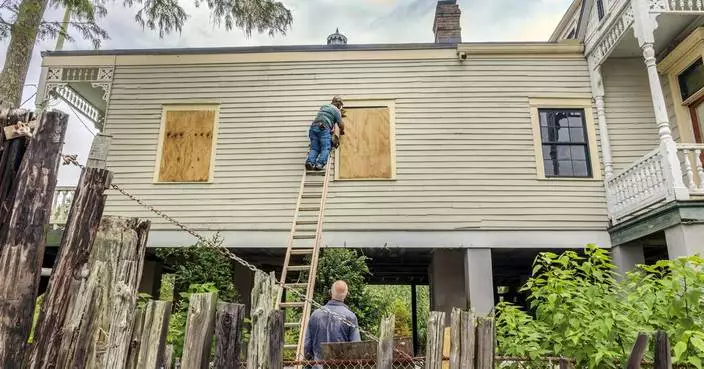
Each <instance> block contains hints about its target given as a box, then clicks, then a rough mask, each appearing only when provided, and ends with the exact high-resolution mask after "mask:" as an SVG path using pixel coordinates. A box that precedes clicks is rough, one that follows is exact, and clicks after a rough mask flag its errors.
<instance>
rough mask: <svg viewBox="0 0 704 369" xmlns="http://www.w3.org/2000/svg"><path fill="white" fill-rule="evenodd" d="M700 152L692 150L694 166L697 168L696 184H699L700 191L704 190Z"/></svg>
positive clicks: (703, 171) (703, 173)
mask: <svg viewBox="0 0 704 369" xmlns="http://www.w3.org/2000/svg"><path fill="white" fill-rule="evenodd" d="M701 156H702V150H701V149H696V150H694V164H695V165H696V166H697V182H698V183H699V186H698V187H697V188H699V189H700V190H702V189H704V168H702V159H701Z"/></svg>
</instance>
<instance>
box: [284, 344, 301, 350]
mask: <svg viewBox="0 0 704 369" xmlns="http://www.w3.org/2000/svg"><path fill="white" fill-rule="evenodd" d="M297 349H298V345H296V344H293V343H292V344H288V345H284V350H297Z"/></svg>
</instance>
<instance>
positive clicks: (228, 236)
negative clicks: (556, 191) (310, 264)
mask: <svg viewBox="0 0 704 369" xmlns="http://www.w3.org/2000/svg"><path fill="white" fill-rule="evenodd" d="M218 232H219V234H220V235H221V236H222V237H223V239H224V242H223V246H224V247H236V248H280V249H282V250H285V248H286V239H287V237H288V235H289V232H288V231H286V230H281V231H241V232H239V231H224V230H221V231H218ZM199 233H200V234H202V235H203V236H205V237H210V236H212V235H213V234H214V233H215V231H203V232H199ZM194 243H196V240H195V238H193V236H190V235H189V234H187V233H185V232H182V231H167V230H152V231H150V232H149V238H148V246H149V247H182V246H189V245H193V244H194ZM589 243H594V244H597V245H598V246H600V247H605V248H609V247H611V237H610V236H609V233H608V232H607V231H606V230H605V229H604V230H470V231H328V232H325V233H323V240H322V243H321V246H322V247H355V248H400V247H403V248H522V249H531V248H583V247H584V246H585V245H586V244H589Z"/></svg>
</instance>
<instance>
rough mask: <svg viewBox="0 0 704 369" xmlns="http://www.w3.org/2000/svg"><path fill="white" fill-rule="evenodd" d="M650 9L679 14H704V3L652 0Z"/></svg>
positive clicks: (692, 0)
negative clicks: (703, 12)
mask: <svg viewBox="0 0 704 369" xmlns="http://www.w3.org/2000/svg"><path fill="white" fill-rule="evenodd" d="M650 9H651V10H661V11H664V12H678V13H692V12H702V11H704V2H702V0H650Z"/></svg>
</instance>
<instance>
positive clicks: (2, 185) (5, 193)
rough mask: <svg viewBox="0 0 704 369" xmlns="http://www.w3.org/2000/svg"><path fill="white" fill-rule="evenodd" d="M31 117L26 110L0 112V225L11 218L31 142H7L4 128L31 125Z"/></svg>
mask: <svg viewBox="0 0 704 369" xmlns="http://www.w3.org/2000/svg"><path fill="white" fill-rule="evenodd" d="M31 115H32V113H30V112H29V111H27V110H25V109H11V110H6V109H5V110H3V111H2V112H0V225H3V224H5V223H7V221H8V219H9V217H10V211H11V210H12V202H13V199H14V198H15V192H16V190H17V188H16V186H15V184H16V182H17V173H18V172H19V170H20V165H21V164H22V158H23V157H24V153H25V151H26V150H27V145H28V144H29V141H30V139H29V138H27V137H18V138H14V139H11V140H7V139H5V134H4V128H5V127H7V126H10V125H14V124H16V123H18V122H23V123H29V122H28V120H30V121H31V120H32V119H33V117H32V116H31ZM0 234H2V233H0Z"/></svg>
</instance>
